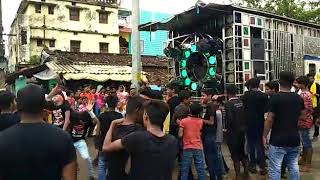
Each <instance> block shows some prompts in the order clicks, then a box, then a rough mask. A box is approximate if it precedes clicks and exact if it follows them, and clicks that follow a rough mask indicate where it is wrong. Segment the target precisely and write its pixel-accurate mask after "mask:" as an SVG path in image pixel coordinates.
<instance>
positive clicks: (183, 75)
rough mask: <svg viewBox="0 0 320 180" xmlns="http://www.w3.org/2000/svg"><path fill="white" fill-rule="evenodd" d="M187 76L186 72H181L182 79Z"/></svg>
mask: <svg viewBox="0 0 320 180" xmlns="http://www.w3.org/2000/svg"><path fill="white" fill-rule="evenodd" d="M187 75H188V74H187V70H185V69H184V70H182V71H181V76H182V77H183V78H185V77H187Z"/></svg>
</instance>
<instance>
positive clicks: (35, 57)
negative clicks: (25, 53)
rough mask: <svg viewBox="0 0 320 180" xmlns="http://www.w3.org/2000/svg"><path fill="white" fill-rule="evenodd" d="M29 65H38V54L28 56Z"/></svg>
mask: <svg viewBox="0 0 320 180" xmlns="http://www.w3.org/2000/svg"><path fill="white" fill-rule="evenodd" d="M29 63H30V64H31V65H39V64H40V56H38V55H33V56H31V57H30V62H29Z"/></svg>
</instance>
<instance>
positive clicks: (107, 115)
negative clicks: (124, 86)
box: [97, 95, 123, 180]
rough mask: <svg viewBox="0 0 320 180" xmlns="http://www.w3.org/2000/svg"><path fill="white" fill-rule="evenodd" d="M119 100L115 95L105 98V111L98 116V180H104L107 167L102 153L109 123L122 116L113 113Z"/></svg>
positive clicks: (104, 155)
mask: <svg viewBox="0 0 320 180" xmlns="http://www.w3.org/2000/svg"><path fill="white" fill-rule="evenodd" d="M118 102H119V100H118V97H117V96H116V95H110V96H108V97H107V98H106V106H107V111H106V112H104V113H102V114H100V116H99V118H98V119H99V122H100V129H99V135H98V137H97V140H98V147H99V160H98V180H106V175H107V165H106V161H107V159H106V153H104V152H102V146H103V141H104V138H105V137H106V134H107V132H108V130H109V128H110V125H111V122H112V121H114V120H116V119H122V118H123V117H122V114H120V113H118V112H116V111H115V109H116V107H117V104H118Z"/></svg>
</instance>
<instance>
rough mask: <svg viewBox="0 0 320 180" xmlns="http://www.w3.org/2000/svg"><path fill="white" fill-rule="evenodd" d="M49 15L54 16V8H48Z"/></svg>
mask: <svg viewBox="0 0 320 180" xmlns="http://www.w3.org/2000/svg"><path fill="white" fill-rule="evenodd" d="M48 14H54V6H49V7H48Z"/></svg>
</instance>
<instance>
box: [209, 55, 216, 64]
mask: <svg viewBox="0 0 320 180" xmlns="http://www.w3.org/2000/svg"><path fill="white" fill-rule="evenodd" d="M215 63H216V56H210V57H209V64H211V65H213V64H215Z"/></svg>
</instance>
